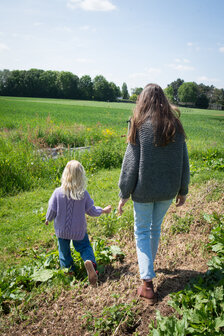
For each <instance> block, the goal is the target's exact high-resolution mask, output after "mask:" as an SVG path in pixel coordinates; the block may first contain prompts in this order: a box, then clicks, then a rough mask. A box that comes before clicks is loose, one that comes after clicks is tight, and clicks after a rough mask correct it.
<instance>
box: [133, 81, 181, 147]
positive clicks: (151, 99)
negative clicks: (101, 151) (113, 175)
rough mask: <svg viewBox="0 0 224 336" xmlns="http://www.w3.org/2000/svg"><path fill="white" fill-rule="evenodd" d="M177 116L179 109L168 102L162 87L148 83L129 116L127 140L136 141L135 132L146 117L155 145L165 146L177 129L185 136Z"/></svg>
mask: <svg viewBox="0 0 224 336" xmlns="http://www.w3.org/2000/svg"><path fill="white" fill-rule="evenodd" d="M179 117H180V111H179V109H178V108H177V107H176V106H173V105H171V104H170V103H169V101H168V99H167V98H166V96H165V94H164V92H163V90H162V88H161V87H160V86H159V85H157V84H148V85H146V87H145V88H144V90H143V91H142V92H141V94H140V95H139V98H138V100H137V103H136V107H135V109H134V112H133V116H132V118H131V126H130V132H129V134H128V141H129V142H130V143H131V144H135V143H136V132H137V130H138V129H139V128H140V126H141V125H142V124H143V123H144V122H145V121H146V120H148V119H149V120H150V121H151V123H152V126H153V129H154V143H155V145H156V146H166V145H167V144H168V143H169V142H171V141H172V140H173V138H174V135H175V133H176V131H177V130H178V131H179V132H181V133H183V134H184V136H185V137H186V135H185V132H184V129H183V126H182V124H181V122H180V120H179Z"/></svg>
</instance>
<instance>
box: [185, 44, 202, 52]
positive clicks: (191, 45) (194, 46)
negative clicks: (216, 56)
mask: <svg viewBox="0 0 224 336" xmlns="http://www.w3.org/2000/svg"><path fill="white" fill-rule="evenodd" d="M187 46H188V47H190V48H192V49H193V50H196V51H200V50H201V48H200V47H199V46H198V44H197V43H193V42H188V43H187Z"/></svg>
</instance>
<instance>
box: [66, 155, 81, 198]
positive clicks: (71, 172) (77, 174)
mask: <svg viewBox="0 0 224 336" xmlns="http://www.w3.org/2000/svg"><path fill="white" fill-rule="evenodd" d="M61 186H62V189H63V192H64V194H65V195H66V196H67V197H68V198H72V199H74V200H81V199H83V197H84V192H85V189H86V176H85V170H84V168H83V166H82V165H81V163H80V162H79V161H76V160H71V161H69V162H68V163H67V165H66V167H65V169H64V171H63V173H62V178H61Z"/></svg>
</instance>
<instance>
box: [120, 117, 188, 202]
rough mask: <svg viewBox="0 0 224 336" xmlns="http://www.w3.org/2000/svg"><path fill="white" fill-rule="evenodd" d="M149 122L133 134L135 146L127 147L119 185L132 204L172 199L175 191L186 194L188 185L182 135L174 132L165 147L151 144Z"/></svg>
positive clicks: (185, 152) (152, 130)
mask: <svg viewBox="0 0 224 336" xmlns="http://www.w3.org/2000/svg"><path fill="white" fill-rule="evenodd" d="M154 139H155V136H154V128H153V125H152V123H151V122H150V120H147V121H146V122H144V123H143V124H142V125H141V126H140V128H139V130H138V131H137V133H136V144H135V145H133V144H130V143H129V144H128V146H127V150H126V153H125V157H124V161H123V165H122V171H121V176H120V182H119V186H120V189H121V192H122V193H123V194H124V196H125V197H124V198H126V197H127V196H128V197H129V195H128V194H132V199H133V200H134V201H136V202H140V203H146V202H154V201H162V200H167V199H172V198H174V197H175V196H176V194H177V193H178V192H180V193H182V194H187V191H188V183H189V168H188V167H189V165H188V154H187V149H186V144H185V138H184V134H183V133H180V132H176V134H175V136H174V138H173V141H172V142H169V143H168V144H167V145H166V146H156V145H155V143H154Z"/></svg>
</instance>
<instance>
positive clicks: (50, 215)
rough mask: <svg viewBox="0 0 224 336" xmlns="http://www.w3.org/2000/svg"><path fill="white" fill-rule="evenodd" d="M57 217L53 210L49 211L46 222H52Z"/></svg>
mask: <svg viewBox="0 0 224 336" xmlns="http://www.w3.org/2000/svg"><path fill="white" fill-rule="evenodd" d="M55 217H56V212H55V211H54V210H52V209H49V210H48V211H47V214H46V220H48V221H49V222H51V221H52V220H53V219H54V218H55Z"/></svg>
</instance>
